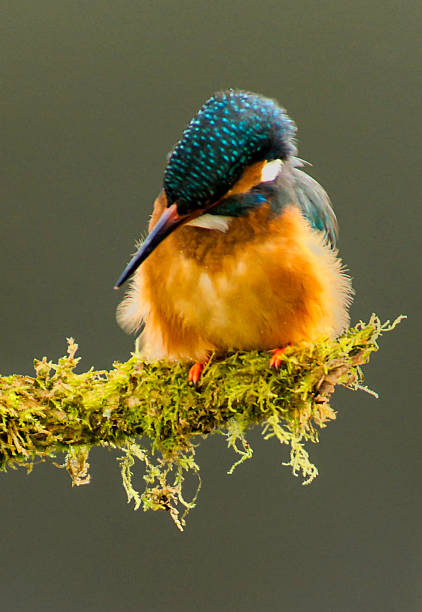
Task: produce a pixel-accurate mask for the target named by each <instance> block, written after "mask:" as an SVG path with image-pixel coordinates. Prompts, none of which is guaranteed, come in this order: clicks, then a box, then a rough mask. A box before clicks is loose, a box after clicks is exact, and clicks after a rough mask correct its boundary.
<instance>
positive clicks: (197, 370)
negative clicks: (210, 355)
mask: <svg viewBox="0 0 422 612" xmlns="http://www.w3.org/2000/svg"><path fill="white" fill-rule="evenodd" d="M205 363H206V362H205ZM205 363H204V362H201V361H197V362H196V363H194V364H193V366H192V367H191V368H190V370H189V374H188V382H191V383H193V384H194V385H195V387H196V386H197V385H198V382H199V379H200V378H201V372H202V370H203V369H204V367H205Z"/></svg>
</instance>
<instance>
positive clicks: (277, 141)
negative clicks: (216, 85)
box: [164, 89, 296, 214]
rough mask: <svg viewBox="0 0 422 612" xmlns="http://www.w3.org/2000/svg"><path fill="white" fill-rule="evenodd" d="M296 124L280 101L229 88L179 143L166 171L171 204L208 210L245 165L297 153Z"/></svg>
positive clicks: (209, 103) (183, 208)
mask: <svg viewBox="0 0 422 612" xmlns="http://www.w3.org/2000/svg"><path fill="white" fill-rule="evenodd" d="M295 131H296V128H295V125H294V123H293V121H291V120H290V119H289V117H288V116H287V115H286V114H285V112H284V111H283V109H282V108H280V107H279V106H278V105H277V104H276V102H274V101H273V100H270V99H268V98H264V97H262V96H259V95H257V94H253V93H247V92H243V91H234V90H231V89H230V90H228V91H224V92H221V93H217V94H215V95H214V96H212V97H211V98H210V99H209V100H207V102H205V104H204V105H203V107H202V108H201V110H200V111H199V112H198V114H197V115H196V116H195V117H194V118H193V119H192V121H191V122H190V124H189V125H188V127H187V128H186V130H185V131H184V132H183V136H182V138H181V139H180V140H179V142H178V143H177V144H176V146H175V148H174V150H173V152H172V154H171V156H170V159H169V162H168V165H167V168H166V170H165V173H164V190H165V192H166V195H167V200H168V205H170V204H172V203H173V202H177V205H178V210H179V213H181V214H184V213H187V212H189V211H192V210H194V209H196V208H205V207H206V206H209V205H210V204H212V203H213V202H216V201H217V200H219V199H220V198H221V197H223V196H224V194H225V193H226V192H227V191H228V190H229V189H230V188H231V187H232V186H233V185H234V184H235V183H236V181H237V180H238V179H239V178H240V176H241V174H242V172H243V170H244V169H245V167H246V166H249V165H250V164H253V163H255V162H257V161H261V160H272V159H283V160H284V159H286V158H287V157H289V156H290V155H294V154H295V153H296V148H295V146H294V142H293V138H294V134H295Z"/></svg>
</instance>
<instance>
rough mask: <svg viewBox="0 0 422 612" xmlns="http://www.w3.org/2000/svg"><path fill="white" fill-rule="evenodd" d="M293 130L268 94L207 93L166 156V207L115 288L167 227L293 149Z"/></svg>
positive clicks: (206, 208)
mask: <svg viewBox="0 0 422 612" xmlns="http://www.w3.org/2000/svg"><path fill="white" fill-rule="evenodd" d="M295 131H296V129H295V125H294V123H293V122H292V121H291V120H290V119H289V117H288V116H287V115H286V113H285V112H284V110H283V109H282V108H280V107H279V106H278V104H277V103H276V102H275V101H274V100H271V99H269V98H265V97H263V96H260V95H258V94H254V93H248V92H243V91H235V90H232V89H229V90H227V91H223V92H220V93H216V94H215V95H213V96H212V97H211V98H209V100H207V101H206V102H205V104H204V105H203V106H202V108H201V109H200V110H199V111H198V113H197V114H196V116H195V117H194V118H193V119H192V121H191V122H190V124H189V125H188V127H187V128H186V130H185V131H184V132H183V135H182V137H181V139H180V140H179V141H178V142H177V144H176V146H175V147H174V149H173V151H172V152H171V154H170V156H169V159H168V163H167V167H166V169H165V172H164V184H163V189H164V193H165V195H166V201H167V206H166V209H165V210H164V212H163V213H162V214H161V217H160V218H159V220H158V222H157V224H156V225H155V226H154V228H153V230H152V231H151V233H150V234H149V235H148V237H147V239H146V240H145V242H144V243H143V244H142V246H141V248H140V249H139V251H138V252H137V253H136V254H135V256H134V257H133V258H132V260H131V261H130V262H129V264H128V266H127V267H126V269H125V270H124V272H123V273H122V275H121V277H120V278H119V280H118V282H117V284H116V288H118V287H120V285H122V284H123V283H124V282H125V280H126V279H127V278H128V277H129V276H131V274H133V272H134V271H135V270H136V268H137V267H138V266H139V265H140V264H141V263H142V262H143V261H144V260H145V259H146V258H147V257H148V255H150V254H151V253H152V251H153V250H154V249H155V247H156V246H158V244H159V243H160V242H161V241H162V240H164V238H166V237H167V236H168V235H169V234H170V233H171V232H173V231H174V230H176V229H177V228H178V227H179V226H181V225H183V224H185V223H188V222H189V221H192V220H193V219H195V218H196V217H199V216H201V215H203V214H206V213H208V212H212V210H213V209H215V208H216V206H217V205H218V204H219V203H220V202H221V201H222V200H223V199H224V196H225V195H226V194H228V193H229V192H230V190H231V189H232V188H233V187H234V185H235V184H236V182H237V181H238V180H239V179H240V177H241V176H242V174H243V173H244V172H245V170H246V169H247V168H248V167H250V166H252V165H253V164H256V163H257V162H270V161H273V160H281V161H284V160H286V159H288V158H289V157H290V156H292V155H294V154H295V153H296V148H295V145H294V135H295Z"/></svg>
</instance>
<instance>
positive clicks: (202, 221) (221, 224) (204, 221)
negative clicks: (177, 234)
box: [186, 213, 233, 232]
mask: <svg viewBox="0 0 422 612" xmlns="http://www.w3.org/2000/svg"><path fill="white" fill-rule="evenodd" d="M232 219H233V217H226V216H224V215H210V214H208V213H205V215H201V216H200V217H196V219H192V221H188V223H186V225H191V226H193V227H203V228H204V229H210V230H217V231H218V232H227V230H228V229H229V225H230V221H231V220H232Z"/></svg>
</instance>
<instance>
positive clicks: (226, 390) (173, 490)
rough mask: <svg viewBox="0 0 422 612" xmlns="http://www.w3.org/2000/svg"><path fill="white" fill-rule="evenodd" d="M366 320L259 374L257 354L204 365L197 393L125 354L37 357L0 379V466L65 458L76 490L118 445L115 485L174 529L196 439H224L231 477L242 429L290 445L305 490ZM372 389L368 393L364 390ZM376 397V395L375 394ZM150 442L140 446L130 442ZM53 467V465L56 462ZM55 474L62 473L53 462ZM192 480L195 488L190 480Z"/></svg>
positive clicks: (356, 368)
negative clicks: (102, 358)
mask: <svg viewBox="0 0 422 612" xmlns="http://www.w3.org/2000/svg"><path fill="white" fill-rule="evenodd" d="M402 318H403V317H398V318H397V319H396V320H395V321H394V322H393V323H392V324H390V322H389V321H388V322H387V323H385V324H381V322H380V320H379V319H378V317H376V316H375V315H372V317H371V319H370V321H369V323H367V324H364V323H362V322H361V323H359V324H358V325H356V327H354V328H352V329H350V330H348V331H347V332H346V333H345V334H344V335H343V336H341V337H340V338H339V339H337V340H321V342H319V343H318V344H311V345H310V344H300V345H296V346H294V347H288V348H287V349H286V352H285V358H284V360H283V363H282V366H281V368H280V370H279V371H274V370H270V368H269V367H268V361H269V355H268V353H266V352H257V351H252V352H247V353H246V352H237V353H233V354H230V355H228V356H227V357H226V359H224V360H222V361H218V360H215V359H214V360H213V359H212V360H211V362H210V363H209V364H208V365H207V367H206V368H205V370H204V371H203V373H202V375H201V380H200V385H199V387H198V388H197V389H196V388H194V387H192V386H191V385H189V384H188V382H187V371H188V366H187V365H186V364H181V363H170V362H155V363H146V362H144V361H142V360H141V359H140V358H139V357H137V356H136V355H133V356H132V357H131V359H129V361H127V362H126V363H119V362H115V363H114V364H113V369H112V370H110V371H109V372H107V371H97V372H96V371H93V370H90V371H88V372H84V373H82V374H78V373H76V372H75V368H76V366H77V364H78V362H79V358H75V353H76V351H77V348H78V346H77V344H75V343H74V341H73V339H71V338H70V339H68V354H67V356H66V357H62V358H61V359H59V362H58V363H57V364H55V363H52V362H51V361H47V358H46V357H44V358H43V359H42V360H37V359H36V360H34V367H35V372H36V376H35V377H34V378H32V377H30V376H17V375H15V376H2V377H0V468H1V469H3V470H5V469H6V468H7V467H8V466H10V467H16V466H17V465H24V466H26V467H27V469H28V471H31V469H32V467H33V465H34V461H35V460H37V459H38V460H45V459H46V458H54V457H55V455H56V454H57V453H58V452H61V451H65V452H66V461H65V466H66V468H67V470H68V472H69V474H70V476H71V478H72V483H73V484H74V485H81V484H87V483H88V482H89V474H88V468H89V464H88V462H87V459H88V454H89V451H90V449H91V448H92V447H94V446H109V447H114V448H119V449H121V450H122V451H123V456H122V457H119V459H118V460H119V462H120V464H121V471H122V478H123V484H124V487H125V489H126V492H127V495H128V501H131V500H134V503H135V509H136V508H138V507H139V505H140V504H141V502H142V504H143V507H144V509H145V510H147V509H153V510H158V509H165V510H167V511H168V512H169V513H170V515H171V517H172V518H173V520H174V521H175V523H176V524H177V526H178V527H179V528H180V529H183V526H184V524H185V522H184V516H185V515H183V516H181V515H180V509H181V508H183V507H184V508H185V514H186V512H187V511H188V510H189V509H190V508H192V507H194V505H195V501H196V496H197V494H198V491H199V486H198V490H197V493H196V494H195V497H194V499H193V500H192V501H190V502H188V501H186V500H185V499H184V497H183V495H182V483H183V477H184V474H185V472H187V471H193V472H195V473H196V475H197V476H198V479H199V467H198V465H197V464H196V462H195V446H196V444H195V440H197V439H198V436H200V437H206V436H207V435H210V434H213V433H223V434H224V435H225V436H226V437H227V442H228V446H229V447H231V448H233V449H234V451H235V452H236V453H237V454H238V455H239V460H238V461H237V462H236V463H235V464H234V466H233V467H232V469H231V470H230V472H229V473H231V472H232V471H233V469H234V468H235V467H236V466H237V465H238V464H239V463H242V462H243V461H244V460H246V459H248V458H249V457H251V456H252V449H251V448H250V446H249V444H248V442H247V441H246V438H245V431H246V430H247V429H248V428H250V427H252V426H254V425H257V424H262V425H263V436H264V438H265V439H268V438H270V437H273V436H275V437H276V438H278V440H279V441H280V442H281V443H283V444H287V445H289V446H290V461H289V462H288V463H287V465H290V466H291V468H292V471H293V474H294V475H298V474H299V473H301V474H302V476H303V477H304V484H307V483H309V482H311V480H313V479H314V478H315V476H316V475H317V474H318V471H317V468H316V467H315V466H314V465H313V464H312V463H311V462H310V460H309V456H308V453H307V451H306V449H305V447H304V442H306V441H311V442H318V431H319V429H320V428H322V427H325V425H326V424H327V422H328V421H330V420H333V419H335V412H334V410H333V409H332V408H331V406H330V403H329V402H330V397H331V395H332V393H333V391H334V389H335V386H336V385H337V384H341V385H344V386H346V387H348V388H350V389H364V390H366V391H369V390H368V389H367V388H366V387H364V386H363V375H362V370H361V368H360V366H361V365H362V364H365V363H367V362H368V360H369V357H370V355H371V353H372V352H373V351H376V350H377V349H378V345H377V338H378V337H379V336H380V335H381V334H382V333H383V332H386V331H391V330H392V329H394V327H395V326H396V325H397V324H398V323H399V322H400V320H401V319H402ZM372 393H373V392H372ZM374 395H376V394H374ZM138 438H143V439H146V440H147V441H149V447H150V448H149V450H146V449H145V448H141V446H139V444H138V443H137V442H136V439H138ZM135 459H138V460H140V461H142V462H144V464H145V468H146V470H145V475H144V479H145V481H146V489H145V491H144V493H143V494H142V495H140V494H139V493H138V492H137V491H136V490H135V489H134V488H133V485H132V466H133V464H134V462H135ZM54 465H57V464H56V463H54ZM58 467H63V466H58ZM199 483H200V480H199Z"/></svg>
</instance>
